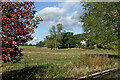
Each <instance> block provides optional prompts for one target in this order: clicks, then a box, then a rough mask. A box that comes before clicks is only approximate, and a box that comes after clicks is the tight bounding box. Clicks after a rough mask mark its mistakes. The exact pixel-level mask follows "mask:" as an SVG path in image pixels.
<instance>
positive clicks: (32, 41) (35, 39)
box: [27, 37, 38, 44]
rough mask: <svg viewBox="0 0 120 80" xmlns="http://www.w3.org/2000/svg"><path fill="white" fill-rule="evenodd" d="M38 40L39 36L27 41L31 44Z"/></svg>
mask: <svg viewBox="0 0 120 80" xmlns="http://www.w3.org/2000/svg"><path fill="white" fill-rule="evenodd" d="M37 40H38V38H37V37H34V38H33V40H31V41H28V42H27V43H28V44H30V43H34V42H35V41H37Z"/></svg>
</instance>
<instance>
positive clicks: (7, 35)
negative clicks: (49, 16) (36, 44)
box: [1, 2, 42, 62]
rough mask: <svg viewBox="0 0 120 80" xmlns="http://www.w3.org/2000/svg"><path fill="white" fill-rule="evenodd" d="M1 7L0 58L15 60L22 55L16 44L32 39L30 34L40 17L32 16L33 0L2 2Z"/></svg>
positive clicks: (6, 60) (7, 60) (33, 11)
mask: <svg viewBox="0 0 120 80" xmlns="http://www.w3.org/2000/svg"><path fill="white" fill-rule="evenodd" d="M1 7H2V60H3V61H4V62H11V61H12V62H16V61H19V60H20V59H21V58H22V56H23V55H22V53H21V52H22V49H20V48H19V47H18V46H19V45H20V44H24V43H26V42H27V41H28V40H32V39H33V37H32V36H31V34H33V33H34V29H35V28H37V24H39V23H40V21H42V19H41V18H38V17H35V16H34V14H35V13H36V11H35V10H34V8H35V7H34V2H3V3H2V6H1Z"/></svg>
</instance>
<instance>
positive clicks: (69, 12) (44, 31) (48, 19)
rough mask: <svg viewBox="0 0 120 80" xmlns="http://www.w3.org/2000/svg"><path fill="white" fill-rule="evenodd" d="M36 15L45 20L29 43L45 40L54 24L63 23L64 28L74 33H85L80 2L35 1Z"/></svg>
mask: <svg viewBox="0 0 120 80" xmlns="http://www.w3.org/2000/svg"><path fill="white" fill-rule="evenodd" d="M34 5H35V10H36V11H37V12H36V14H35V16H37V17H41V18H42V19H43V22H42V23H40V24H39V25H38V28H37V29H35V33H34V34H33V35H32V36H33V37H34V39H33V40H32V41H29V42H28V43H32V44H35V43H36V42H39V41H43V40H44V38H45V37H46V36H47V35H49V29H50V28H51V27H52V25H56V24H59V23H60V24H63V27H64V30H66V31H67V32H68V31H69V32H73V33H74V34H81V33H83V29H82V27H81V25H82V23H81V22H80V21H79V16H80V15H82V14H83V12H84V11H83V9H82V6H81V4H80V3H78V2H67V1H65V2H35V4H34Z"/></svg>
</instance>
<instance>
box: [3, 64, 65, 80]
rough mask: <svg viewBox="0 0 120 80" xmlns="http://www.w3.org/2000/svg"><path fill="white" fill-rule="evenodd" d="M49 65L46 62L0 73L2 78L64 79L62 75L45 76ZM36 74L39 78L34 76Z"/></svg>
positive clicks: (9, 79)
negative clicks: (56, 76)
mask: <svg viewBox="0 0 120 80" xmlns="http://www.w3.org/2000/svg"><path fill="white" fill-rule="evenodd" d="M49 66H50V65H48V64H46V65H35V66H27V67H25V68H23V69H20V70H13V71H7V72H4V73H3V74H2V80H65V78H64V77H62V76H61V77H58V78H56V79H53V77H51V78H45V76H46V73H47V70H48V68H49ZM36 75H39V77H40V78H39V79H38V78H36ZM50 75H51V74H50ZM53 76H54V75H53Z"/></svg>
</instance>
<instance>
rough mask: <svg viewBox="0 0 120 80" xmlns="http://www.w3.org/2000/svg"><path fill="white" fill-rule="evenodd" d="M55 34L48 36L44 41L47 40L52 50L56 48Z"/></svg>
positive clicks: (47, 45)
mask: <svg viewBox="0 0 120 80" xmlns="http://www.w3.org/2000/svg"><path fill="white" fill-rule="evenodd" d="M53 39H54V38H53V36H46V38H45V40H44V42H45V46H46V47H48V48H51V50H52V49H53V48H55V42H54V40H53Z"/></svg>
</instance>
